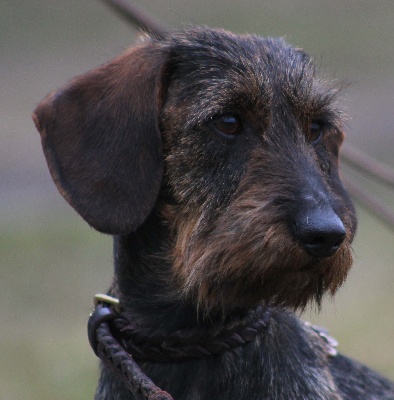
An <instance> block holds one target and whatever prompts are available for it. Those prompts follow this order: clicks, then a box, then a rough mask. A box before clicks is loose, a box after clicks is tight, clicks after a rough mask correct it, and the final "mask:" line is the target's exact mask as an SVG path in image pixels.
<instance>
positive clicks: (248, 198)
mask: <svg viewBox="0 0 394 400" xmlns="http://www.w3.org/2000/svg"><path fill="white" fill-rule="evenodd" d="M336 95H337V90H336V89H335V87H334V86H333V85H332V84H331V83H330V82H327V81H325V80H324V79H322V78H320V77H319V75H318V74H317V72H316V69H315V67H314V65H313V63H312V61H311V59H310V58H309V56H308V55H306V54H305V52H303V51H302V50H300V49H296V48H293V47H291V46H289V45H287V44H286V43H285V42H284V41H282V40H280V39H270V38H260V37H257V36H251V35H248V36H237V35H233V34H231V33H228V32H225V31H222V30H210V29H206V28H192V29H188V30H185V31H181V32H176V33H174V34H171V35H169V36H168V37H167V38H166V39H164V40H154V39H147V40H146V41H145V42H142V43H140V44H139V45H137V46H135V47H133V48H132V49H131V50H129V51H128V52H127V53H126V54H124V55H122V56H121V57H119V58H117V59H115V60H114V61H111V62H110V63H108V64H106V65H104V66H102V67H99V68H97V69H95V70H93V71H91V72H88V73H87V74H85V75H83V76H81V77H79V78H76V79H75V80H74V81H72V82H71V83H70V84H69V85H68V86H66V87H65V88H64V89H62V90H61V91H59V92H56V93H53V94H51V95H49V96H48V97H47V98H46V99H44V101H43V102H42V103H41V104H40V105H39V106H38V107H37V109H36V111H35V115H34V119H35V122H36V126H37V128H38V130H39V131H40V133H41V136H42V143H43V148H44V152H45V155H46V158H47V161H48V165H49V169H50V171H51V174H52V177H53V179H54V181H55V183H56V185H57V187H58V188H59V190H60V192H61V193H62V194H63V196H64V197H65V198H66V200H67V201H68V202H69V203H70V204H71V205H72V206H73V207H74V208H75V209H76V210H77V212H78V213H79V214H80V215H81V216H82V217H83V218H84V219H85V220H86V221H87V222H88V223H89V224H90V225H92V226H93V227H94V228H96V229H98V230H99V231H102V232H105V233H110V234H116V235H118V234H127V233H129V232H131V231H135V230H137V229H138V227H139V226H141V225H142V224H143V223H144V221H145V220H146V218H147V217H148V215H149V214H150V213H151V212H152V210H155V212H157V213H159V214H160V215H161V218H162V219H163V220H164V221H165V223H166V224H167V225H168V226H169V227H170V231H171V233H170V235H171V240H172V245H171V252H170V254H168V255H167V256H169V257H171V259H172V274H173V276H174V277H175V280H176V282H177V285H178V286H179V289H180V292H181V293H182V296H184V297H186V298H189V299H192V301H193V302H195V303H196V304H198V305H200V306H202V307H204V308H205V309H207V310H209V309H212V308H217V307H223V308H225V307H233V306H249V305H252V304H255V303H258V302H261V301H266V302H270V303H272V304H276V305H282V306H286V307H291V308H302V307H304V306H305V305H306V304H307V302H308V301H309V300H312V299H314V300H316V301H317V302H319V301H320V299H321V297H322V295H323V293H325V292H329V293H332V294H333V293H334V292H335V291H336V289H337V288H338V287H339V286H340V285H341V284H342V283H343V281H344V279H345V277H346V275H347V272H348V270H349V268H350V266H351V263H352V258H351V250H350V243H351V241H352V238H353V235H354V231H355V227H356V220H355V215H354V209H353V206H352V204H351V202H350V200H349V198H348V196H347V194H346V192H345V190H344V188H343V186H342V184H341V181H340V178H339V175H338V151H339V147H340V145H341V142H342V140H343V133H342V128H343V127H342V124H343V123H342V118H343V116H342V113H341V111H340V109H339V108H338V106H337V102H336Z"/></svg>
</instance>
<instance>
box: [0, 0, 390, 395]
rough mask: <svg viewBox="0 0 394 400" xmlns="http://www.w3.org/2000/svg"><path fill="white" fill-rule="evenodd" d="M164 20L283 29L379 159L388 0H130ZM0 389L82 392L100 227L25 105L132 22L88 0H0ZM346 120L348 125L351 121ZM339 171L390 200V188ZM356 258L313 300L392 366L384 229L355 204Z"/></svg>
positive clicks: (358, 351)
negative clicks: (338, 281) (86, 215)
mask: <svg viewBox="0 0 394 400" xmlns="http://www.w3.org/2000/svg"><path fill="white" fill-rule="evenodd" d="M140 4H142V5H144V6H146V8H147V9H149V10H150V11H152V12H153V13H154V14H155V15H157V16H158V17H160V18H162V19H163V20H164V21H166V22H168V24H169V25H172V26H180V25H181V24H182V23H184V22H186V23H189V22H192V23H198V24H207V25H211V26H222V27H225V28H227V29H231V30H234V31H238V32H245V31H246V32H256V33H260V34H263V35H271V36H286V37H287V39H288V41H290V42H292V43H294V44H295V45H297V46H302V47H304V48H305V49H306V50H307V51H308V52H310V53H312V54H314V55H315V56H316V57H317V59H318V60H319V62H320V63H321V64H322V66H323V67H324V68H325V70H326V71H327V72H328V73H330V74H331V73H334V74H335V75H336V76H337V77H338V78H340V79H345V80H348V81H350V82H351V83H353V85H352V86H351V87H350V88H349V90H348V91H347V93H348V95H347V99H345V101H344V103H345V104H348V110H349V114H350V115H351V116H352V117H353V120H352V121H350V124H349V126H350V127H351V128H349V132H348V136H349V137H348V140H349V141H350V142H352V143H356V144H357V146H358V147H359V148H361V149H362V150H364V151H367V152H368V153H369V154H371V155H373V156H375V157H378V158H379V159H382V160H384V161H386V162H388V163H391V165H394V163H393V157H392V155H393V148H394V145H393V130H392V127H393V126H394V114H393V112H392V107H393V100H394V99H393V96H392V93H393V92H394V76H393V74H392V72H393V69H392V68H393V67H392V66H393V65H394V52H393V51H392V43H393V42H394V35H393V31H394V30H393V28H392V21H393V20H394V2H392V1H391V0H377V1H373V2H372V1H366V2H357V1H353V0H352V1H348V2H342V1H340V0H328V1H326V2H324V3H323V2H314V1H312V0H297V1H290V0H277V1H273V0H268V1H264V2H261V1H260V0H246V1H235V0H229V1H226V2H224V1H217V2H211V1H208V0H199V1H194V2H191V1H186V2H185V1H182V0H168V1H166V2H157V1H155V0H146V1H140ZM0 35H1V36H0V37H1V40H0V78H1V91H0V141H1V146H0V274H1V275H0V276H1V279H0V303H1V307H0V321H1V323H0V337H1V341H0V351H1V355H2V357H1V359H0V398H1V399H7V400H14V399H15V400H19V399H32V400H34V399H37V400H46V399H59V400H61V399H85V398H92V397H93V392H94V388H95V385H96V382H97V360H96V358H95V356H94V355H93V352H92V351H91V350H90V348H89V345H88V341H87V337H86V322H87V319H88V315H89V312H90V307H91V303H92V300H91V299H92V296H93V295H94V293H96V292H98V291H103V290H106V288H107V287H108V286H109V284H110V281H111V276H112V243H111V238H110V237H107V236H104V235H100V234H98V233H96V232H94V231H93V230H91V229H90V228H89V227H88V226H86V224H85V223H84V222H83V221H81V220H80V218H79V217H78V216H77V215H76V214H75V213H74V211H73V210H71V209H70V208H69V207H68V206H67V205H66V204H65V202H64V201H63V200H62V199H61V198H60V196H59V195H57V194H56V189H55V187H54V185H53V184H52V183H51V180H50V177H49V174H48V172H47V167H46V164H45V160H44V158H43V156H42V151H41V148H40V144H39V140H38V135H37V134H36V133H35V131H34V128H33V124H32V122H31V119H30V113H31V110H32V109H33V108H34V106H35V104H37V102H38V101H39V100H40V98H42V97H43V96H44V95H45V94H46V93H47V92H49V91H51V90H53V89H54V88H56V87H59V86H60V85H61V84H63V83H64V82H65V81H66V80H67V79H70V78H71V77H72V76H74V75H76V74H79V73H82V72H84V71H86V70H87V69H89V68H91V67H93V66H95V65H97V64H99V63H102V62H104V61H106V60H107V59H108V58H110V57H112V56H113V55H115V54H117V53H119V52H120V51H121V50H122V49H123V48H124V47H126V46H127V45H129V44H130V43H132V41H133V37H134V36H135V35H134V33H133V32H132V31H130V30H129V29H128V27H127V25H126V24H124V23H123V22H121V21H120V20H118V18H117V17H115V16H114V15H112V14H111V13H110V12H108V10H107V9H106V8H105V7H103V6H102V4H100V2H98V1H96V0H86V1H84V2H80V1H77V0H29V2H26V1H22V0H13V1H11V0H3V1H0ZM356 132H357V135H356ZM345 173H346V174H348V175H349V176H351V177H352V179H356V180H357V181H358V182H360V183H361V184H363V185H368V186H366V187H368V189H369V190H371V191H373V192H374V193H376V194H378V195H379V196H380V197H381V198H382V200H384V201H385V202H386V204H388V205H391V206H393V205H394V199H393V196H392V193H388V192H387V191H385V190H382V188H381V187H380V186H376V185H374V184H370V183H369V182H366V181H365V180H364V179H363V178H362V177H360V176H358V175H357V174H354V173H353V172H352V171H349V170H346V171H345ZM359 217H360V225H359V232H358V235H357V238H356V240H355V243H354V250H355V254H356V263H355V265H354V267H353V269H352V271H351V274H350V276H349V278H348V281H347V283H346V284H345V286H344V287H343V288H342V289H341V290H340V292H339V293H338V296H337V297H336V298H335V300H334V301H326V303H325V304H324V307H323V313H322V314H320V315H316V314H315V313H313V312H310V311H308V312H307V313H306V314H305V315H304V317H305V318H306V319H309V320H312V321H314V322H316V323H319V324H321V325H323V326H327V327H329V329H330V333H331V334H332V335H333V336H335V337H336V338H337V339H338V340H339V342H340V351H342V352H344V353H346V354H349V355H351V356H353V357H355V358H357V359H359V360H361V361H363V362H365V363H366V364H368V365H370V366H372V367H374V368H375V369H378V370H379V371H381V372H383V373H385V374H386V375H387V376H390V377H391V378H393V379H394V346H393V337H394V313H393V311H392V309H393V305H394V291H393V289H392V288H393V283H394V268H393V259H394V235H393V232H392V231H390V230H388V229H387V227H386V226H385V225H384V224H382V223H380V222H378V221H377V220H376V219H374V218H372V217H371V216H370V215H368V214H367V213H365V212H364V210H363V209H361V208H359Z"/></svg>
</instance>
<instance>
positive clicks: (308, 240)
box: [294, 207, 346, 258]
mask: <svg viewBox="0 0 394 400" xmlns="http://www.w3.org/2000/svg"><path fill="white" fill-rule="evenodd" d="M294 233H295V235H296V237H297V239H298V240H299V241H300V242H301V244H302V246H303V248H304V249H305V250H306V251H307V252H308V253H309V254H310V255H311V256H313V257H316V258H324V257H329V256H332V255H333V254H334V253H335V252H336V251H337V250H338V248H339V246H340V245H341V243H342V242H343V240H344V239H345V236H346V231H345V227H344V226H343V223H342V221H341V220H340V218H339V217H338V215H337V214H336V213H335V212H334V211H333V210H332V209H331V208H330V207H325V208H323V209H319V208H317V209H314V210H312V211H310V210H309V211H305V212H303V213H300V214H299V216H298V217H297V219H296V221H295V224H294Z"/></svg>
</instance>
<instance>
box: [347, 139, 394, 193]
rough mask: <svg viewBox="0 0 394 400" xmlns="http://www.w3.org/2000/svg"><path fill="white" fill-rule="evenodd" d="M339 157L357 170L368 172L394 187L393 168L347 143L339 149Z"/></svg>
mask: <svg viewBox="0 0 394 400" xmlns="http://www.w3.org/2000/svg"><path fill="white" fill-rule="evenodd" d="M341 158H342V160H343V161H345V162H346V163H348V164H350V165H351V166H353V167H354V168H356V169H357V170H359V171H361V172H364V173H366V174H368V175H369V176H371V177H373V178H375V179H377V180H378V181H380V182H382V183H384V184H386V185H388V186H389V187H391V188H393V189H394V169H393V168H391V167H389V166H388V165H386V164H383V163H382V162H380V161H377V160H374V159H373V158H372V157H370V156H368V155H367V154H364V153H362V152H361V151H360V150H357V149H355V148H354V147H352V146H349V145H347V146H344V147H343V148H342V149H341Z"/></svg>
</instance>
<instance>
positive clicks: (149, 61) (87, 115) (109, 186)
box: [33, 42, 166, 234]
mask: <svg viewBox="0 0 394 400" xmlns="http://www.w3.org/2000/svg"><path fill="white" fill-rule="evenodd" d="M165 61H166V55H165V54H164V51H162V50H161V48H160V45H159V44H155V43H151V42H147V43H143V44H141V45H139V46H137V47H134V48H132V49H131V50H129V51H128V52H127V53H126V54H124V55H122V56H121V57H119V58H117V59H115V60H114V61H112V62H110V63H108V64H106V65H104V66H101V67H99V68H97V69H95V70H92V71H90V72H88V73H87V74H85V75H82V76H80V77H78V78H76V79H74V80H73V81H72V82H71V83H70V84H69V85H67V86H66V87H65V88H63V89H62V90H60V91H58V92H56V93H52V94H50V95H48V96H47V97H46V98H45V99H44V100H43V101H42V102H41V103H40V104H39V106H38V107H37V109H36V110H35V112H34V114H33V119H34V122H35V124H36V127H37V129H38V131H39V132H40V134H41V140H42V145H43V149H44V153H45V157H46V159H47V163H48V166H49V169H50V172H51V175H52V178H53V180H54V181H55V183H56V186H57V187H58V189H59V191H60V193H61V194H62V195H63V196H64V197H65V199H66V200H67V201H68V202H69V203H70V204H71V206H72V207H74V208H75V209H76V210H77V212H78V213H79V214H80V215H81V216H82V217H83V218H84V219H85V220H86V221H87V222H88V223H89V224H90V225H91V226H93V227H94V228H96V229H97V230H99V231H101V232H105V233H110V234H123V233H128V232H130V231H132V230H135V229H136V228H137V227H138V226H139V225H141V223H142V222H143V221H144V220H145V219H146V217H147V216H148V214H149V213H150V211H151V210H152V208H153V206H154V204H155V201H156V198H157V195H158V192H159V190H160V184H161V179H162V174H163V154H162V142H161V137H160V132H159V126H158V114H159V108H160V106H161V81H162V79H161V75H162V71H163V68H164V63H165Z"/></svg>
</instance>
